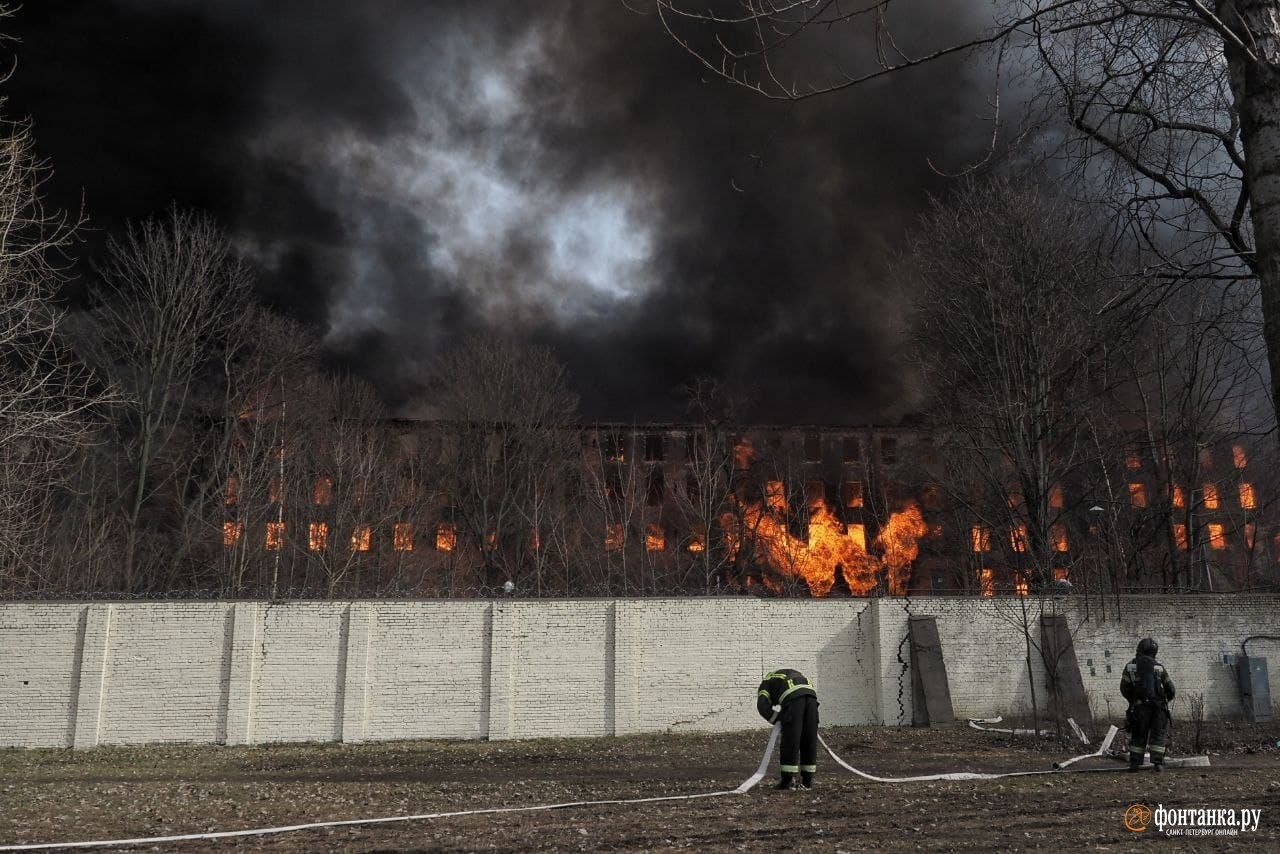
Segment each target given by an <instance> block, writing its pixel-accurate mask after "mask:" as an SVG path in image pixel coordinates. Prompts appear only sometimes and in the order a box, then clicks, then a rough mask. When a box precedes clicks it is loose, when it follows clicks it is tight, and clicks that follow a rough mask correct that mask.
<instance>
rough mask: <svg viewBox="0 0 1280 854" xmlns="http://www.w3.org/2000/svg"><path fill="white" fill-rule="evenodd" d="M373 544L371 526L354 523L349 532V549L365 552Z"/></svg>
mask: <svg viewBox="0 0 1280 854" xmlns="http://www.w3.org/2000/svg"><path fill="white" fill-rule="evenodd" d="M372 545H373V528H372V527H370V526H369V525H356V527H355V530H354V531H352V532H351V551H353V552H367V551H369V548H370V547H371V546H372Z"/></svg>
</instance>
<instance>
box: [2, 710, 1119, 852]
mask: <svg viewBox="0 0 1280 854" xmlns="http://www.w3.org/2000/svg"><path fill="white" fill-rule="evenodd" d="M781 731H782V725H781V724H774V725H773V730H772V731H771V732H770V734H769V741H768V744H766V745H765V749H764V755H763V756H761V758H760V765H759V767H757V768H756V771H755V773H754V774H752V775H751V776H750V777H748V778H747V779H745V780H743V781H742V783H740V784H739V785H738V786H737V788H734V789H722V790H719V791H715V792H698V793H695V794H690V795H663V796H660V797H651V798H610V799H605V800H594V801H564V802H561V803H555V804H535V805H530V806H519V807H488V808H485V809H474V810H453V811H449V812H433V813H419V814H416V815H397V816H383V817H378V818H352V819H338V820H334V821H313V822H307V823H305V824H291V825H283V826H280V827H255V828H247V829H244V830H220V831H211V832H208V833H182V834H175V835H171V836H145V837H135V838H131V839H98V840H92V841H85V842H41V843H26V844H18V845H0V851H37V850H51V849H59V848H110V847H124V846H131V845H155V844H159V843H163V842H191V841H195V840H201V839H232V838H236V837H245V836H267V835H272V834H280V833H293V832H297V831H302V830H317V829H320V828H329V827H357V826H370V825H378V824H393V823H404V822H410V821H424V820H429V819H440V818H455V817H458V816H466V815H498V814H502V813H518V812H536V811H546V810H560V809H568V808H570V807H585V806H608V805H616V804H644V803H658V802H661V801H683V800H695V799H698V798H715V797H721V796H724V795H742V794H746V793H747V792H749V791H751V790H752V789H753V788H755V787H756V785H757V784H759V782H760V781H761V780H763V779H764V777H765V775H766V774H768V773H769V762H770V760H771V759H772V758H773V751H774V748H775V747H777V744H778V735H779V733H780V732H781ZM1117 731H1118V730H1117V729H1116V728H1115V727H1114V726H1113V727H1111V729H1110V730H1109V731H1108V732H1107V737H1106V739H1105V740H1104V741H1103V743H1102V746H1101V747H1100V748H1098V750H1097V751H1095V752H1094V753H1087V754H1084V755H1083V756H1076V757H1074V758H1072V759H1067V760H1065V761H1063V762H1058V763H1055V764H1054V770H1052V771H1010V772H1005V773H1001V774H984V773H976V772H968V771H962V772H955V773H949V774H925V775H921V776H914V777H877V776H875V775H872V774H867V773H866V772H864V771H859V770H858V769H857V768H854V767H853V766H852V765H850V764H849V763H847V762H845V761H844V760H843V759H841V758H840V757H839V756H837V755H836V753H835V751H834V750H832V749H831V746H830V745H828V744H827V742H826V741H825V740H824V739H823V738H822V736H821V735H819V736H818V741H819V742H820V743H821V744H822V746H823V747H824V748H826V751H827V753H829V754H831V758H832V759H834V760H835V762H836V764H838V765H840V767H842V768H844V769H846V770H848V771H852V772H853V773H854V774H857V775H858V776H859V777H862V778H863V779H866V780H870V781H872V782H876V783H914V782H923V781H928V780H996V779H1000V778H1002V777H1024V776H1030V775H1034V774H1058V773H1061V769H1063V768H1065V767H1066V766H1068V765H1071V764H1072V763H1074V762H1077V761H1079V760H1081V759H1088V758H1090V757H1093V756H1102V755H1103V754H1104V753H1105V752H1106V750H1107V749H1108V748H1109V747H1110V746H1111V740H1112V739H1113V738H1115V735H1116V732H1117ZM1100 770H1113V769H1100Z"/></svg>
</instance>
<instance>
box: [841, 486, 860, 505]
mask: <svg viewBox="0 0 1280 854" xmlns="http://www.w3.org/2000/svg"><path fill="white" fill-rule="evenodd" d="M840 500H841V501H843V502H844V506H845V507H848V508H850V509H852V510H856V509H857V508H859V507H861V506H862V481H860V480H846V481H845V482H844V483H842V484H840Z"/></svg>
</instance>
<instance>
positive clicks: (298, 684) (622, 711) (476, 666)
mask: <svg viewBox="0 0 1280 854" xmlns="http://www.w3.org/2000/svg"><path fill="white" fill-rule="evenodd" d="M1024 605H1027V606H1028V607H1029V608H1030V609H1031V610H1030V612H1029V613H1027V614H1026V615H1025V617H1026V619H1028V620H1029V621H1030V624H1031V626H1032V632H1033V637H1034V638H1035V639H1036V640H1037V641H1038V640H1039V626H1038V621H1037V618H1038V611H1037V610H1036V609H1037V608H1038V607H1039V605H1038V603H1036V602H1035V601H1034V600H1020V599H1016V598H1014V599H972V598H946V597H920V598H912V599H909V600H907V599H880V600H868V599H828V600H763V599H745V598H743V599H738V598H723V599H640V600H566V601H561V600H553V601H527V600H501V601H414V602H407V601H372V602H371V601H360V602H289V603H266V602H147V603H143V602H138V603H9V604H0V747H62V746H74V747H92V746H94V745H98V744H139V743H149V742H202V743H225V744H252V743H263V742H278V741H347V742H356V741H365V740H386V739H408V738H493V739H501V738H533V737H544V736H548V737H552V736H599V735H624V734H628V733H638V732H655V731H667V730H670V731H691V730H703V731H725V730H734V729H741V728H748V727H754V726H760V725H761V722H760V720H759V719H758V718H757V717H756V715H755V710H754V691H755V687H756V685H757V684H758V682H759V679H760V676H761V675H762V674H763V673H764V672H766V671H767V670H770V669H772V668H774V667H779V666H790V667H796V668H798V669H800V670H802V671H804V672H805V673H807V674H809V675H810V676H811V677H813V679H814V680H815V681H816V682H817V684H818V687H819V693H820V696H821V698H822V719H823V722H824V723H825V724H827V725H836V726H839V725H855V724H903V723H909V722H910V720H911V690H910V685H911V683H910V673H909V669H908V664H907V662H908V661H909V650H908V647H907V646H906V644H905V643H904V639H905V637H906V631H907V619H908V617H909V616H911V615H917V616H919V615H931V616H934V617H935V618H936V619H937V623H938V634H939V637H940V638H941V640H942V645H943V656H944V659H945V661H946V665H947V670H948V676H949V682H950V689H951V698H952V703H953V705H954V708H955V712H956V714H957V716H959V717H991V716H995V715H1009V714H1011V713H1016V712H1018V711H1020V710H1025V709H1028V708H1029V707H1030V694H1029V689H1028V664H1027V662H1026V656H1025V649H1024V645H1023V640H1022V625H1023V622H1024V613H1023V606H1024ZM1046 606H1047V607H1049V608H1060V609H1065V610H1064V613H1066V615H1067V620H1068V624H1069V626H1070V628H1071V629H1072V632H1073V634H1074V637H1075V645H1076V655H1077V659H1078V661H1079V664H1080V670H1081V672H1082V674H1083V678H1084V683H1085V688H1086V690H1087V691H1088V692H1089V694H1090V697H1091V700H1092V704H1093V706H1094V709H1095V712H1097V713H1099V714H1103V715H1110V716H1111V717H1117V716H1118V715H1119V714H1120V712H1121V711H1122V709H1123V703H1122V701H1121V700H1120V699H1119V694H1118V691H1117V685H1118V682H1119V678H1120V671H1121V668H1122V667H1123V666H1124V663H1125V662H1126V661H1128V660H1129V658H1130V657H1131V656H1132V654H1133V647H1134V645H1135V642H1136V640H1137V639H1138V638H1140V637H1143V636H1144V635H1147V634H1150V635H1154V636H1155V637H1157V638H1158V639H1159V640H1160V642H1161V655H1160V658H1161V660H1162V661H1164V663H1165V664H1166V665H1167V666H1168V667H1169V669H1170V672H1171V673H1172V674H1173V677H1174V679H1175V682H1176V683H1177V685H1178V688H1179V691H1180V697H1181V698H1184V700H1185V699H1186V698H1189V697H1190V696H1192V695H1194V694H1200V695H1203V697H1204V699H1205V704H1206V711H1207V712H1208V713H1210V714H1221V715H1235V714H1238V713H1239V710H1240V702H1239V697H1238V691H1237V687H1236V682H1235V676H1234V669H1233V668H1232V667H1231V666H1229V665H1226V664H1223V655H1224V653H1225V654H1234V653H1238V652H1239V647H1240V642H1241V641H1242V640H1243V639H1244V638H1245V637H1247V636H1249V635H1257V634H1268V633H1270V634H1278V633H1280V619H1278V617H1280V597H1274V596H1272V597H1258V596H1184V597H1174V596H1166V597H1127V598H1126V599H1125V601H1124V612H1125V615H1126V616H1124V617H1122V618H1117V617H1115V615H1114V613H1113V612H1114V608H1112V609H1111V611H1112V613H1109V614H1108V615H1107V616H1106V617H1101V616H1100V614H1099V613H1098V611H1097V608H1096V604H1095V607H1094V609H1093V611H1092V612H1091V613H1088V614H1086V612H1085V611H1084V608H1083V603H1082V602H1081V601H1079V600H1073V599H1064V600H1059V601H1057V602H1051V603H1046ZM1249 652H1250V654H1252V655H1261V656H1266V657H1267V658H1268V663H1269V665H1270V668H1269V669H1270V673H1271V691H1272V696H1280V690H1277V689H1278V688H1280V680H1278V678H1277V676H1276V674H1277V672H1280V642H1277V641H1274V640H1258V641H1254V642H1251V643H1250V645H1249ZM1030 667H1031V675H1032V676H1033V678H1034V679H1035V680H1036V683H1037V685H1039V686H1043V684H1044V672H1043V665H1042V664H1041V663H1040V661H1039V659H1038V657H1033V660H1032V662H1031V665H1030ZM1041 696H1042V697H1043V692H1041ZM1180 710H1181V711H1183V712H1185V710H1186V703H1185V702H1180V703H1176V704H1175V714H1177V713H1178V711H1180Z"/></svg>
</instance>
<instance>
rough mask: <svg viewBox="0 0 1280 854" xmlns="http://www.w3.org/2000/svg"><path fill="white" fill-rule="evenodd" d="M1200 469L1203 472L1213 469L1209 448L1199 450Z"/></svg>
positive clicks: (1211, 453) (1211, 452)
mask: <svg viewBox="0 0 1280 854" xmlns="http://www.w3.org/2000/svg"><path fill="white" fill-rule="evenodd" d="M1200 468H1202V469H1204V470H1205V471H1211V470H1212V469H1213V451H1212V450H1210V449H1209V448H1201V449H1200Z"/></svg>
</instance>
